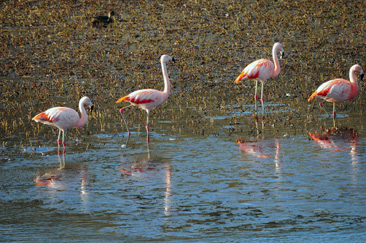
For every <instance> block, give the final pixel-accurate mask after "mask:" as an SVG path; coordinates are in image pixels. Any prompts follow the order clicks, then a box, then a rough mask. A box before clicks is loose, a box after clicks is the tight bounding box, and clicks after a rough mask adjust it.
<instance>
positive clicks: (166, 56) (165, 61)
mask: <svg viewBox="0 0 366 243" xmlns="http://www.w3.org/2000/svg"><path fill="white" fill-rule="evenodd" d="M160 61H161V62H163V63H167V62H169V61H172V62H175V60H174V57H171V56H168V55H162V56H161V57H160Z"/></svg>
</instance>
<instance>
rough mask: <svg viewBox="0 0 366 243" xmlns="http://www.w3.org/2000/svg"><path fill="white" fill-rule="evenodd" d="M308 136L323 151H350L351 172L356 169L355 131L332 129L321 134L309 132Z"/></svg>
mask: <svg viewBox="0 0 366 243" xmlns="http://www.w3.org/2000/svg"><path fill="white" fill-rule="evenodd" d="M309 136H310V137H311V138H312V139H313V140H314V141H315V142H317V144H319V146H320V147H321V148H323V149H327V150H330V151H334V152H335V151H348V150H350V156H351V161H352V167H353V170H354V171H355V170H356V169H357V167H358V163H359V155H358V147H359V146H358V143H359V135H358V133H357V131H356V130H354V129H353V128H346V127H332V128H328V129H326V130H325V132H323V133H322V134H314V133H312V132H309Z"/></svg>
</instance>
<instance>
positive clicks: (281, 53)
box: [280, 51, 285, 59]
mask: <svg viewBox="0 0 366 243" xmlns="http://www.w3.org/2000/svg"><path fill="white" fill-rule="evenodd" d="M284 57H285V52H284V51H281V52H280V59H283V58H284Z"/></svg>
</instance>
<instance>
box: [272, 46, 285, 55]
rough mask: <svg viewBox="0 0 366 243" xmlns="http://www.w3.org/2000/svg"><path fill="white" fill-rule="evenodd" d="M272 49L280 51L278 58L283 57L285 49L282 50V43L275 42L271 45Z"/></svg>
mask: <svg viewBox="0 0 366 243" xmlns="http://www.w3.org/2000/svg"><path fill="white" fill-rule="evenodd" d="M273 49H274V50H275V51H279V52H280V58H281V59H282V58H284V57H285V51H284V50H283V47H282V44H281V43H279V42H277V43H275V44H274V45H273Z"/></svg>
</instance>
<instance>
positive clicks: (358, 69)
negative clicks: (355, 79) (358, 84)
mask: <svg viewBox="0 0 366 243" xmlns="http://www.w3.org/2000/svg"><path fill="white" fill-rule="evenodd" d="M351 70H353V71H354V72H355V73H359V74H360V80H361V81H362V80H363V77H364V76H365V73H364V72H363V70H362V67H361V66H360V65H358V64H355V65H353V66H352V67H351Z"/></svg>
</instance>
